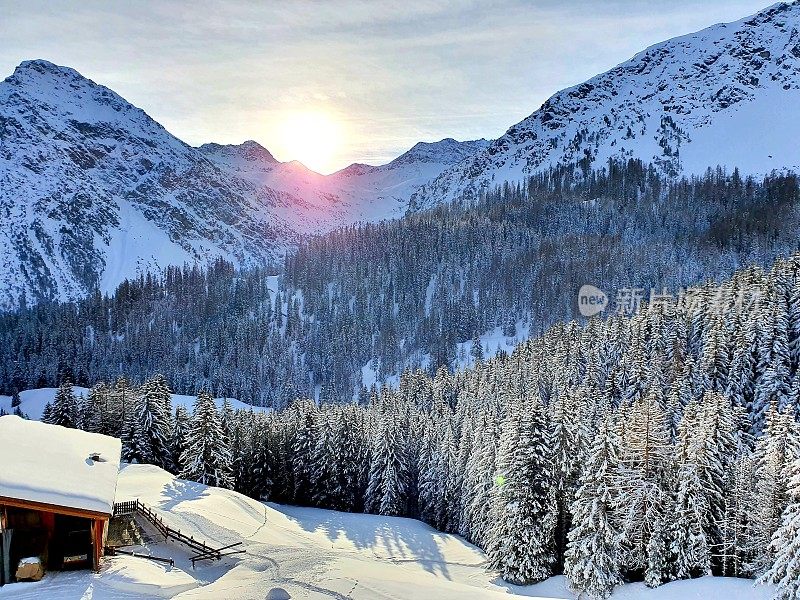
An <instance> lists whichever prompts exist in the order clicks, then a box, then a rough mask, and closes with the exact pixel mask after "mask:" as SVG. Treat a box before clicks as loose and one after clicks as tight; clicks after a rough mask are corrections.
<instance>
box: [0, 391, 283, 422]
mask: <svg viewBox="0 0 800 600" xmlns="http://www.w3.org/2000/svg"><path fill="white" fill-rule="evenodd" d="M72 390H73V392H74V393H75V397H76V398H78V400H83V399H85V398H86V397H87V396H88V394H89V388H85V387H80V386H73V388H72ZM57 392H58V388H37V389H34V390H25V391H24V392H20V394H19V398H20V410H21V411H22V413H23V414H24V415H25V416H27V417H28V418H30V419H34V420H36V421H39V420H41V418H42V411H44V406H45V404H47V403H48V402H50V403H52V402H53V399H54V398H55V397H56V393H57ZM195 400H197V397H196V396H189V395H184V394H172V408H173V410H174V409H175V407H176V406H177V405H179V404H180V405H181V406H184V407H185V408H186V410H188V411H189V414H191V413H192V411H193V410H194V402H195ZM224 401H225V398H214V402H215V403H216V405H217V408H220V407H222V403H223V402H224ZM228 401H229V402H230V404H231V406H232V407H233V409H234V410H239V409H242V410H254V411H256V412H267V411H270V410H272V409H270V408H263V407H260V406H251V405H249V404H245V403H244V402H242V401H240V400H236V399H234V398H229V399H228ZM0 409H3V410H4V411H6V412H7V413H9V414H10V413H12V412H13V411H14V409H13V408H12V407H11V396H0Z"/></svg>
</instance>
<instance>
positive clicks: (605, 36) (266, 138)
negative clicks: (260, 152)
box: [0, 0, 766, 173]
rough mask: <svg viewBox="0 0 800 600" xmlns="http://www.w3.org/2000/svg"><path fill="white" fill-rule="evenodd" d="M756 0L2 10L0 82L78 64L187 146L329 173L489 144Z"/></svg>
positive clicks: (98, 4) (34, 0)
mask: <svg viewBox="0 0 800 600" xmlns="http://www.w3.org/2000/svg"><path fill="white" fill-rule="evenodd" d="M764 2H765V0H761V1H760V2H759V1H752V0H702V1H694V0H670V1H669V2H662V1H654V0H649V1H645V0H604V1H600V0H561V1H554V0H517V1H514V0H507V1H494V0H477V1H472V0H450V1H439V0H436V1H434V0H413V1H411V2H397V1H396V0H394V1H392V2H384V1H383V0H319V1H317V0H314V1H312V0H280V1H272V0H260V1H258V0H256V1H252V2H244V1H240V0H228V1H227V2H224V3H222V2H205V1H203V0H194V1H191V2H189V1H186V2H172V1H170V0H160V1H157V2H150V1H146V0H139V1H136V2H114V1H94V0H82V1H81V2H66V1H60V0H49V1H46V2H42V1H39V0H28V1H26V2H17V1H11V0H0V78H3V77H5V76H7V75H10V74H11V73H12V72H13V70H14V68H15V67H16V65H18V64H19V63H20V62H22V61H23V60H28V59H34V58H43V59H46V60H49V61H51V62H54V63H56V64H59V65H64V66H69V67H73V68H74V69H77V70H78V71H79V72H80V73H82V74H83V75H85V76H87V77H89V78H91V79H93V80H94V81H96V82H97V83H101V84H103V85H106V86H107V87H110V88H111V89H113V90H114V91H116V92H117V93H119V94H120V95H122V96H123V97H124V98H125V99H126V100H128V101H130V102H131V103H133V104H135V105H137V106H139V107H141V108H143V109H144V110H145V111H146V112H147V113H148V114H149V115H150V116H151V117H153V118H154V119H155V120H156V121H158V122H160V123H161V124H162V125H164V126H165V127H166V128H167V129H168V130H169V131H170V132H171V133H173V134H174V135H176V136H177V137H179V138H181V139H182V140H184V141H186V142H188V143H189V144H192V145H200V144H202V143H205V142H218V143H241V142H243V141H245V140H249V139H253V140H256V141H257V142H259V143H261V144H262V145H264V146H265V147H266V148H268V149H269V150H270V151H271V152H272V153H273V154H274V155H275V157H276V158H278V159H279V160H293V159H298V160H301V161H303V162H305V163H306V164H307V166H309V167H311V168H313V169H315V170H317V171H320V172H324V173H329V172H332V171H334V170H337V169H340V168H343V167H345V166H347V165H348V164H350V163H353V162H362V163H367V164H383V163H386V162H388V161H389V160H391V159H392V158H394V157H396V156H398V155H399V154H401V153H402V152H404V151H405V150H407V149H408V148H410V147H411V146H413V145H414V144H415V143H416V142H418V141H429V142H430V141H437V140H440V139H442V138H445V137H453V138H456V139H458V140H466V139H477V138H487V139H491V138H495V137H498V136H500V135H502V134H503V133H504V132H505V130H506V129H508V128H509V127H510V126H511V125H513V124H514V123H517V122H518V121H520V120H522V119H523V118H525V117H526V116H528V115H529V114H530V113H532V112H533V111H534V110H536V109H537V108H538V107H539V106H540V105H541V104H542V102H544V101H545V100H546V99H547V98H548V97H549V96H551V95H552V94H553V93H555V92H557V91H558V90H560V89H563V88H565V87H569V86H571V85H575V84H578V83H581V82H582V81H584V80H586V79H588V78H589V77H591V76H593V75H596V74H597V73H600V72H603V71H606V70H608V69H610V68H612V67H614V66H615V65H617V64H619V63H620V62H623V61H625V60H627V59H628V58H630V57H631V56H633V55H634V54H636V53H637V52H639V51H641V50H643V49H644V48H646V47H647V46H650V45H652V44H655V43H658V42H660V41H663V40H665V39H668V38H671V37H675V36H677V35H682V34H685V33H690V32H693V31H696V30H698V29H702V28H704V27H707V26H709V25H712V24H714V23H718V22H723V21H734V20H737V19H740V18H742V17H745V16H747V15H750V14H752V13H754V12H757V11H758V10H760V9H762V8H765V7H766V4H765V3H764Z"/></svg>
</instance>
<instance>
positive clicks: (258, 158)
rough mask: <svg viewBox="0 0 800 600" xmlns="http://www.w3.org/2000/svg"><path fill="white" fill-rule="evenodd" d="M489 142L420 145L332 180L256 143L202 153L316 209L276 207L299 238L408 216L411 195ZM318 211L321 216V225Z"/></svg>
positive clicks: (233, 173) (339, 173) (348, 170)
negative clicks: (335, 227) (353, 224)
mask: <svg viewBox="0 0 800 600" xmlns="http://www.w3.org/2000/svg"><path fill="white" fill-rule="evenodd" d="M488 145H489V142H488V141H487V140H474V141H467V142H457V141H456V140H454V139H452V138H447V139H444V140H441V141H439V142H434V143H427V142H419V143H417V144H416V145H415V146H414V147H413V148H411V149H410V150H409V151H408V152H405V153H404V154H402V155H400V156H398V157H397V158H396V159H394V160H393V161H391V162H390V163H388V164H386V165H382V166H370V165H365V164H359V163H355V164H352V165H350V166H349V167H346V168H344V169H342V170H340V171H337V172H336V173H332V174H331V175H320V174H319V173H316V172H314V171H312V170H310V169H308V168H307V167H306V166H305V165H303V164H302V163H300V162H297V161H291V162H286V163H281V162H279V161H277V160H275V158H273V156H272V155H271V154H270V153H269V151H268V150H266V149H265V148H263V147H262V146H260V145H259V144H258V143H257V142H254V141H248V142H245V143H243V144H240V145H234V146H222V145H219V144H204V145H203V146H201V147H200V151H201V152H203V154H204V155H205V156H206V157H207V158H209V159H210V160H211V161H213V162H214V163H216V164H217V165H218V166H219V167H220V168H221V169H224V170H226V171H227V172H229V173H230V174H231V176H232V177H237V178H244V179H246V180H248V181H249V182H251V183H253V184H255V185H257V186H259V187H268V188H270V189H273V190H279V191H281V192H283V193H286V194H290V195H292V196H294V197H297V198H301V199H303V200H304V201H305V202H306V203H308V205H310V206H315V207H317V211H315V212H311V213H303V212H298V211H297V210H296V209H295V207H292V206H283V207H275V209H274V211H275V214H276V215H278V216H280V217H281V218H283V219H285V220H287V221H289V222H291V223H292V226H293V228H294V229H295V230H296V231H298V232H300V233H315V232H318V231H320V230H321V229H325V228H331V227H333V226H336V225H343V224H347V223H353V222H356V221H375V220H380V219H386V218H396V217H399V216H401V215H402V214H403V213H405V212H406V210H407V208H408V201H409V199H410V198H411V195H412V194H413V193H414V192H415V191H416V190H417V189H419V188H420V186H422V185H423V184H425V183H427V182H429V181H431V180H432V179H433V178H434V177H436V176H437V175H439V173H441V172H442V171H443V170H445V169H446V168H448V167H450V166H452V165H454V164H456V163H458V162H460V161H462V160H463V159H464V158H466V157H468V156H470V155H472V154H474V153H476V152H478V151H479V150H482V149H484V148H486V147H487V146H488ZM319 211H324V212H325V218H324V219H323V222H322V224H321V223H320V219H319V218H318V214H319Z"/></svg>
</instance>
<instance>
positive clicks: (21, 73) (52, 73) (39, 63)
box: [6, 58, 90, 83]
mask: <svg viewBox="0 0 800 600" xmlns="http://www.w3.org/2000/svg"><path fill="white" fill-rule="evenodd" d="M42 77H58V78H64V79H73V80H85V81H90V80H88V79H86V78H85V77H84V76H83V75H81V74H80V73H78V72H77V71H76V70H75V69H72V68H70V67H62V66H60V65H57V64H55V63H52V62H50V61H49V60H44V59H42V58H37V59H34V60H25V61H22V62H21V63H19V65H18V66H17V68H16V69H14V73H13V74H12V75H11V76H10V77H8V78H7V79H6V81H11V82H13V81H16V82H19V83H21V82H23V81H26V80H32V79H40V78H42Z"/></svg>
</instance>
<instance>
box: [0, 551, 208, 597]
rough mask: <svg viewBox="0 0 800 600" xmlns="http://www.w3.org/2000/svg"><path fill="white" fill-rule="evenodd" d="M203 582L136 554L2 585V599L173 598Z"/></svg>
mask: <svg viewBox="0 0 800 600" xmlns="http://www.w3.org/2000/svg"><path fill="white" fill-rule="evenodd" d="M198 585H199V582H198V581H197V580H196V579H195V578H194V577H192V575H190V574H189V573H187V572H186V571H184V570H182V569H179V568H176V567H169V566H168V565H163V564H159V563H156V562H152V561H149V560H146V559H143V558H134V557H132V556H124V555H120V556H114V557H106V558H105V559H103V565H102V568H101V571H100V573H90V572H88V571H60V572H58V571H56V572H49V573H47V574H46V575H45V577H44V579H42V580H41V581H37V582H23V583H13V584H10V585H6V586H5V587H0V598H14V599H15V600H28V599H30V600H39V599H40V598H47V599H51V598H52V599H53V600H72V599H77V598H81V599H84V598H85V599H87V600H88V599H91V600H124V599H142V600H152V599H155V598H173V597H175V596H177V595H178V594H181V593H182V592H186V591H187V590H191V589H194V588H196V587H197V586H198Z"/></svg>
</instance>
